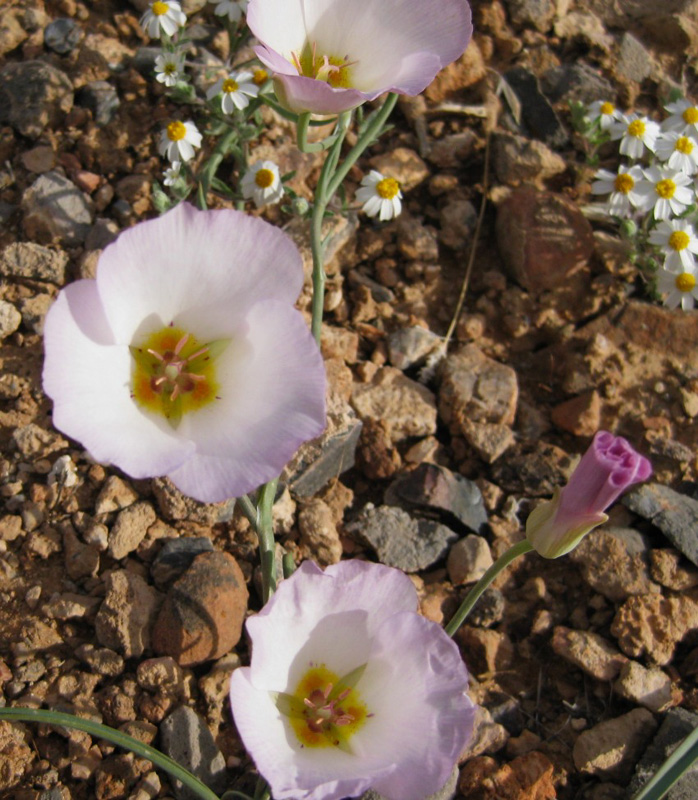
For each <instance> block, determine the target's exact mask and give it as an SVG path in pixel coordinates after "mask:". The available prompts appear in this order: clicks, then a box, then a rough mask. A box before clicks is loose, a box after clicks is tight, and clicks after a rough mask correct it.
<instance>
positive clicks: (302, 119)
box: [296, 111, 347, 153]
mask: <svg viewBox="0 0 698 800" xmlns="http://www.w3.org/2000/svg"><path fill="white" fill-rule="evenodd" d="M346 113H347V112H346V111H345V112H343V113H342V114H340V115H339V120H340V121H341V119H342V117H343V116H344V114H346ZM309 124H310V111H304V112H303V113H302V114H299V115H298V122H297V123H296V144H297V145H298V149H299V150H300V151H301V153H319V152H320V151H321V150H329V149H330V147H332V146H333V145H334V143H335V142H336V141H337V136H338V134H339V128H340V125H339V124H338V125H337V130H336V131H335V132H334V133H333V134H332V135H331V136H328V137H327V138H326V139H323V140H322V141H321V142H309V141H308V125H309ZM325 124H328V123H327V122H326V123H325ZM342 138H343V137H342Z"/></svg>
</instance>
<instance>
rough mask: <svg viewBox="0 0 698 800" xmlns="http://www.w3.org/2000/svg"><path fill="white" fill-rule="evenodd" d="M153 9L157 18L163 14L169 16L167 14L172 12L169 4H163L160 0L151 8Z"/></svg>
mask: <svg viewBox="0 0 698 800" xmlns="http://www.w3.org/2000/svg"><path fill="white" fill-rule="evenodd" d="M151 9H152V12H153V14H155V16H156V17H161V16H162V15H163V14H167V12H168V11H169V10H170V7H169V6H168V5H167V3H161V2H160V0H156V2H155V3H153V5H152V6H151Z"/></svg>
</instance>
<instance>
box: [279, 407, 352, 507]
mask: <svg viewBox="0 0 698 800" xmlns="http://www.w3.org/2000/svg"><path fill="white" fill-rule="evenodd" d="M362 428H363V423H362V422H361V421H360V420H358V419H357V418H356V416H355V415H353V413H352V414H351V415H349V414H347V415H346V418H345V419H344V420H343V421H342V422H341V424H338V425H337V426H336V427H335V426H332V428H330V427H329V426H328V430H327V431H326V432H325V433H324V434H323V435H322V436H321V437H320V439H318V440H315V441H313V442H310V443H308V444H306V445H304V447H302V448H301V450H299V452H298V455H297V456H296V457H294V459H293V461H292V462H291V470H290V471H291V474H290V477H289V478H288V487H289V489H290V490H291V491H292V492H293V493H294V494H295V495H297V496H298V497H312V496H313V495H314V494H316V493H317V492H319V491H320V489H322V487H323V486H325V485H326V484H327V483H329V481H331V480H333V479H334V478H337V477H338V476H339V475H341V474H342V473H343V472H346V470H348V469H351V468H352V467H353V466H354V463H355V460H356V446H357V444H358V442H359V436H360V435H361V429H362Z"/></svg>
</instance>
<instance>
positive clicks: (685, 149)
mask: <svg viewBox="0 0 698 800" xmlns="http://www.w3.org/2000/svg"><path fill="white" fill-rule="evenodd" d="M674 150H678V151H679V153H683V154H684V155H687V156H690V155H691V153H692V152H693V142H692V141H691V140H690V139H689V138H688V136H679V138H678V139H677V140H676V144H675V145H674Z"/></svg>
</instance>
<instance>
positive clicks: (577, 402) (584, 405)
mask: <svg viewBox="0 0 698 800" xmlns="http://www.w3.org/2000/svg"><path fill="white" fill-rule="evenodd" d="M550 416H551V418H552V420H553V422H554V423H555V425H557V427H558V428H560V429H561V430H563V431H567V432H568V433H573V434H574V435H575V436H593V435H594V434H595V433H596V431H598V430H599V428H600V427H601V398H600V397H599V393H598V392H597V391H596V390H593V391H591V392H584V394H580V395H578V396H577V397H572V398H571V399H570V400H565V402H564V403H560V405H558V406H555V408H554V409H553V410H552V413H551V415H550Z"/></svg>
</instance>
